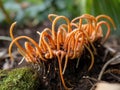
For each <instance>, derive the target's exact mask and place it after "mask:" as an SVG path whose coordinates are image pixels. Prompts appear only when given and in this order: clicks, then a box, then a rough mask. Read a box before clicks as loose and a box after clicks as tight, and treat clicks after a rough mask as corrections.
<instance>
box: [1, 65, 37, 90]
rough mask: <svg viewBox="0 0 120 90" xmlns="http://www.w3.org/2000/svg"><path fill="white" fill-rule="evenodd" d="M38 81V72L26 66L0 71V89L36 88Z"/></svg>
mask: <svg viewBox="0 0 120 90" xmlns="http://www.w3.org/2000/svg"><path fill="white" fill-rule="evenodd" d="M38 82H39V79H38V74H37V73H36V72H35V71H33V70H32V69H31V68H28V67H24V68H17V69H13V70H11V71H6V70H1V71H0V90H36V88H37V86H38Z"/></svg>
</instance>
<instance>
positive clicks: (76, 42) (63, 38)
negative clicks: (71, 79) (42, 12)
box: [9, 14, 115, 90]
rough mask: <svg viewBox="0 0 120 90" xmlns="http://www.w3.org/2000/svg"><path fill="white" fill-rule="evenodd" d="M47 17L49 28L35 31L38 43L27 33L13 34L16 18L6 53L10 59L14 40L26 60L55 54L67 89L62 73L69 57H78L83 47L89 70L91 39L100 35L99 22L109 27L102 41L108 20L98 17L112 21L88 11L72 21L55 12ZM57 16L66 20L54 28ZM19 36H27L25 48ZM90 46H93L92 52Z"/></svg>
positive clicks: (34, 60) (35, 61)
mask: <svg viewBox="0 0 120 90" xmlns="http://www.w3.org/2000/svg"><path fill="white" fill-rule="evenodd" d="M48 18H49V19H50V21H51V22H52V29H50V28H45V29H44V30H43V31H42V32H38V31H37V33H38V34H39V36H40V38H39V43H37V42H36V41H34V40H33V39H32V38H30V37H28V36H18V37H14V36H13V33H12V31H13V28H14V26H15V25H16V22H15V23H13V24H12V25H11V28H10V36H11V38H12V39H13V41H12V42H11V44H10V46H9V55H10V57H11V59H13V56H12V53H11V49H12V46H13V44H16V46H17V48H18V50H19V52H20V54H21V55H22V56H23V57H24V58H25V60H26V61H27V62H29V63H36V64H40V63H42V62H47V61H48V60H56V59H54V58H57V60H58V67H59V73H60V78H61V82H62V85H63V86H64V89H66V90H68V89H70V88H68V87H67V86H66V84H65V81H64V77H63V75H64V73H65V70H66V67H67V64H68V60H73V59H75V58H80V57H81V56H82V53H83V50H84V49H85V48H86V49H87V50H88V51H89V53H90V55H91V65H90V66H89V68H88V70H90V69H91V68H92V67H93V64H94V55H93V53H95V52H96V48H95V47H94V44H93V43H94V42H95V41H96V40H97V39H99V38H102V37H103V31H102V30H103V29H102V24H104V25H106V27H107V28H108V29H107V33H106V36H105V38H104V39H103V41H101V43H104V42H105V41H106V39H107V38H108V37H109V34H110V24H109V23H108V22H106V21H103V20H100V19H101V18H105V19H108V20H109V21H110V22H111V24H112V25H113V27H114V28H115V24H114V22H113V20H112V19H111V18H110V17H109V16H106V15H99V16H97V17H94V16H92V15H89V14H83V15H82V16H79V17H76V18H74V19H73V20H71V21H70V20H69V19H68V18H67V17H65V16H59V15H55V14H50V15H49V16H48ZM59 20H64V21H65V22H66V24H65V23H64V24H60V25H59V26H58V28H57V30H56V28H55V26H56V24H57V22H58V21H59ZM84 22H85V23H84ZM20 39H26V40H27V41H26V42H25V48H24V47H22V46H21V45H20V44H19V43H18V40H20ZM31 44H32V45H31ZM90 46H92V49H93V50H94V51H93V52H92V50H91V48H90ZM75 60H76V59H75Z"/></svg>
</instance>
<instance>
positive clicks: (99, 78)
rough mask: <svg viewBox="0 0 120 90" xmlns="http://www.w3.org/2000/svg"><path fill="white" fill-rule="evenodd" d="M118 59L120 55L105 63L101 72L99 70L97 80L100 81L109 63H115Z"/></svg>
mask: <svg viewBox="0 0 120 90" xmlns="http://www.w3.org/2000/svg"><path fill="white" fill-rule="evenodd" d="M118 58H120V54H119V55H117V56H115V57H113V58H112V59H110V60H109V61H107V62H106V63H105V64H104V66H103V68H102V70H101V72H100V74H99V76H98V80H101V78H102V75H103V73H104V71H105V69H106V67H107V66H108V65H109V64H110V63H111V62H113V61H115V60H116V59H118Z"/></svg>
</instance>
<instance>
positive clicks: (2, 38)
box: [0, 36, 12, 41]
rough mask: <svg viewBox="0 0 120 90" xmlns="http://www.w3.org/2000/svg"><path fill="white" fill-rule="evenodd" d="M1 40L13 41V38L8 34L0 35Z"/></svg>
mask: <svg viewBox="0 0 120 90" xmlns="http://www.w3.org/2000/svg"><path fill="white" fill-rule="evenodd" d="M0 40H6V41H12V39H11V38H10V37H7V36H0Z"/></svg>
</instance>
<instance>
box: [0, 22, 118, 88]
mask: <svg viewBox="0 0 120 90" xmlns="http://www.w3.org/2000/svg"><path fill="white" fill-rule="evenodd" d="M50 26H51V25H50V23H49V22H48V21H46V22H44V23H43V24H42V25H38V26H36V27H28V28H24V27H18V26H16V28H15V30H14V35H15V36H19V35H27V36H30V37H32V38H33V39H34V40H36V41H37V42H38V41H39V35H38V34H37V33H36V31H42V30H43V29H44V28H46V27H50ZM0 36H8V38H4V39H2V40H1V39H0V69H11V68H12V69H13V68H18V67H23V66H26V65H27V63H26V62H25V61H24V62H23V63H22V64H20V65H18V63H19V62H20V60H21V58H22V57H21V55H19V53H18V52H17V49H15V47H13V55H14V57H15V61H14V62H12V63H11V62H10V57H9V55H8V47H9V44H10V42H11V40H10V38H9V27H6V28H0ZM23 42H24V40H21V42H20V43H21V44H22V45H24V44H23ZM94 45H95V47H96V50H97V54H96V55H94V57H95V62H94V66H93V68H92V69H91V70H90V71H88V68H89V65H90V58H89V53H88V52H87V51H84V53H83V55H82V57H81V59H80V60H81V61H80V64H79V68H77V69H75V66H76V60H70V61H69V62H68V67H67V69H66V73H65V74H64V79H65V82H66V85H67V86H68V87H73V90H90V88H92V87H93V85H95V84H96V83H97V82H100V81H106V82H110V83H120V39H119V37H117V36H112V35H111V36H110V38H109V39H108V41H107V42H106V43H105V44H104V45H101V44H100V43H99V42H98V41H96V42H95V43H94ZM87 54H88V55H87ZM116 58H117V59H116ZM111 59H113V61H111V62H109V63H108V61H110V60H111ZM52 63H53V64H55V63H54V62H52ZM106 63H108V64H107V66H106V67H105V70H103V68H104V66H105V64H106ZM102 72H103V73H102ZM56 74H57V73H56V72H55V71H51V73H50V74H49V76H48V77H49V84H50V85H48V86H49V89H51V90H58V87H60V86H61V84H60V79H59V74H57V75H56ZM45 87H46V86H45ZM60 89H62V88H60ZM41 90H42V89H41ZM43 90H44V87H43Z"/></svg>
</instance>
